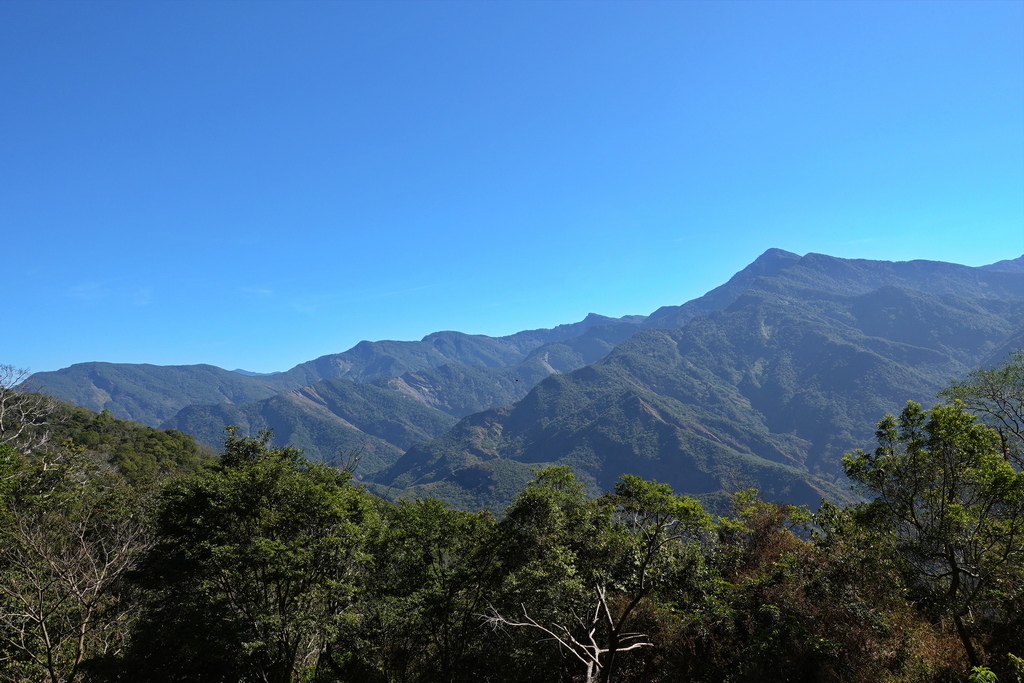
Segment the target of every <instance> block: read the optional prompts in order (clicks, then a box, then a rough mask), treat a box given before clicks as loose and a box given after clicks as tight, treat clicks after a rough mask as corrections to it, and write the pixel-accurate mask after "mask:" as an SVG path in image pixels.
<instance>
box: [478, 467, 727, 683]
mask: <svg viewBox="0 0 1024 683" xmlns="http://www.w3.org/2000/svg"><path fill="white" fill-rule="evenodd" d="M559 508H561V509H559ZM508 519H509V520H510V523H512V524H522V523H523V521H526V520H530V521H532V522H533V523H534V525H535V526H534V530H535V533H536V532H538V531H539V532H541V533H543V532H545V531H547V532H548V533H550V532H555V535H554V537H553V538H551V539H550V540H553V541H554V543H551V545H552V546H553V549H557V550H558V552H557V553H556V554H555V556H556V557H558V558H559V559H560V562H561V563H563V567H562V570H561V572H560V573H561V574H562V576H561V580H562V582H563V589H562V591H561V595H556V596H552V597H553V598H554V599H555V600H558V599H559V598H561V599H562V600H563V601H564V602H563V603H562V608H561V610H560V613H557V612H556V613H554V614H552V613H551V612H550V611H549V610H547V613H546V614H544V613H543V612H544V610H542V611H538V610H537V609H536V608H531V607H527V605H526V602H525V601H524V602H522V603H520V610H519V611H520V612H521V614H522V617H511V616H507V614H509V613H508V612H506V613H505V614H503V613H502V612H500V611H499V610H497V609H495V608H492V609H491V610H490V612H489V613H488V615H487V621H488V622H489V623H490V624H491V625H492V626H495V627H502V628H509V627H512V628H527V629H533V630H536V631H539V632H541V633H543V634H545V635H546V636H547V637H548V638H550V639H551V640H553V641H554V642H556V643H557V644H558V646H559V648H560V649H561V650H563V651H564V652H565V653H566V654H570V655H572V656H573V657H575V658H576V659H577V660H579V662H580V663H581V664H582V665H583V668H584V672H585V680H586V681H587V683H595V682H600V683H607V682H608V681H610V680H612V677H613V675H614V673H615V671H616V668H617V666H618V660H619V658H620V656H621V655H622V654H624V653H626V652H631V651H634V650H638V649H640V648H646V647H652V646H653V643H652V642H650V639H649V637H648V636H647V635H646V634H644V633H642V632H637V631H632V630H631V625H632V623H633V618H634V616H635V615H636V613H637V611H638V608H639V607H640V606H641V605H642V604H643V602H644V601H645V600H646V599H647V598H648V597H650V596H651V595H652V593H653V592H654V591H655V590H656V589H657V588H658V587H659V586H661V585H663V584H665V583H667V582H668V581H669V580H670V579H671V578H672V577H673V576H674V575H676V574H678V573H680V572H684V571H686V570H687V569H688V568H689V567H690V565H691V560H695V559H696V553H695V552H694V551H695V547H694V543H693V542H694V541H696V540H697V539H698V537H699V536H700V534H701V533H702V532H703V531H706V530H709V529H710V528H711V526H712V524H711V518H710V516H709V515H708V514H707V513H706V512H704V510H703V509H702V508H701V506H700V504H699V503H698V502H697V501H696V500H693V499H691V498H687V497H684V496H676V495H674V494H673V493H672V490H671V488H670V487H669V486H668V485H667V484H659V483H657V482H650V481H645V480H643V479H641V478H640V477H637V476H633V475H623V476H622V478H621V480H620V481H619V482H618V483H617V484H616V486H615V491H614V492H613V493H611V494H607V495H605V496H603V497H602V498H600V499H598V500H596V501H590V502H587V501H584V500H583V498H582V487H581V486H580V485H579V484H578V482H576V481H575V478H574V477H573V476H572V472H571V470H569V469H568V468H564V467H561V468H548V469H545V470H541V471H540V472H538V476H537V480H536V481H535V482H534V483H531V484H530V485H528V486H527V489H526V491H525V492H524V493H523V494H522V495H521V496H520V497H519V498H518V499H517V501H516V502H515V503H514V504H513V506H512V508H510V511H509V515H508ZM566 522H568V524H566ZM524 530H525V529H524ZM565 532H570V533H575V534H579V536H577V540H576V541H575V542H576V543H579V542H581V541H582V543H583V544H584V547H583V548H574V547H573V545H574V541H573V538H572V537H571V536H565V535H564V534H565ZM542 538H543V536H542ZM550 540H549V543H550ZM527 566H528V567H531V568H532V571H533V572H537V570H538V569H540V568H541V567H542V565H541V564H538V563H537V562H533V563H531V564H530V565H527ZM552 569H555V567H552ZM548 571H550V570H548ZM545 573H546V572H545ZM558 573H559V572H558V571H557V569H556V570H555V572H552V574H554V575H555V576H554V577H553V578H555V577H558ZM542 575H543V574H542ZM549 582H550V581H549ZM554 604H557V602H556V603H554Z"/></svg>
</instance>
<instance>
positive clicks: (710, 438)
mask: <svg viewBox="0 0 1024 683" xmlns="http://www.w3.org/2000/svg"><path fill="white" fill-rule="evenodd" d="M1022 264H1024V257H1022V258H1020V259H1015V260H1009V261H1001V262H999V263H996V264H992V265H990V266H985V267H982V268H971V267H967V266H961V265H956V264H949V263H938V262H930V261H910V262H902V263H893V262H885V261H868V260H857V259H840V258H834V257H830V256H825V255H821V254H808V255H806V256H802V257H801V256H799V255H797V254H793V253H790V252H786V251H782V250H779V249H770V250H768V251H767V252H765V253H764V254H763V255H761V256H760V257H759V258H758V259H756V260H755V261H754V262H753V263H751V264H750V265H749V266H747V267H746V268H744V269H743V270H741V271H740V272H738V273H736V274H735V275H734V276H733V277H732V278H730V279H729V281H728V282H726V283H725V284H723V285H722V286H720V287H718V288H715V289H713V290H711V291H710V292H708V293H707V294H705V295H704V296H702V297H699V298H697V299H694V300H692V301H689V302H687V303H684V304H682V305H679V306H665V307H662V308H660V309H658V310H657V311H655V312H653V313H652V314H651V315H650V316H646V317H644V316H627V317H625V318H618V319H616V318H606V317H603V316H599V315H595V314H591V315H589V316H587V318H586V319H584V320H582V321H580V322H578V323H574V324H570V325H560V326H558V327H555V328H553V329H550V330H529V331H524V332H519V333H516V334H513V335H509V336H506V337H487V336H483V335H468V334H463V333H460V332H437V333H434V334H430V335H427V336H426V337H424V338H423V339H422V340H420V341H378V342H368V341H366V342H360V343H359V344H357V345H356V346H355V347H353V348H352V349H349V350H348V351H345V352H343V353H339V354H331V355H327V356H322V357H320V358H317V359H315V360H312V361H309V362H307V363H302V364H300V365H298V366H296V367H294V368H292V369H291V370H288V371H286V372H280V373H274V374H270V375H255V374H249V373H246V374H241V373H239V372H229V371H226V370H221V369H220V368H215V367H212V366H203V365H199V366H177V367H158V366H151V365H128V364H111V363H84V364H79V365H75V366H72V367H70V368H66V369H64V370H60V371H57V372H51V373H37V374H36V375H34V376H33V377H32V378H31V386H33V387H37V388H41V389H43V390H45V391H47V392H49V393H52V394H54V395H57V396H59V397H61V398H63V399H65V400H69V401H72V402H75V403H78V404H81V405H85V406H88V407H90V408H93V409H103V408H106V409H109V410H110V411H111V412H112V413H113V414H114V415H118V416H122V417H129V418H132V419H135V420H139V421H141V422H144V423H147V424H151V425H155V426H165V427H173V428H175V429H180V430H182V431H185V432H188V433H190V434H193V435H195V436H197V437H198V438H199V439H200V440H202V441H204V442H207V443H211V444H216V443H219V441H220V439H221V437H222V434H223V427H224V426H225V425H226V424H236V425H239V426H241V427H242V428H243V433H250V434H252V433H255V432H256V431H258V430H260V429H264V428H269V429H273V430H274V432H275V439H274V442H273V443H274V444H277V445H284V444H291V445H294V446H297V447H301V448H304V449H306V452H307V454H308V455H309V456H310V457H313V458H315V459H324V460H327V461H332V460H334V459H336V458H337V457H339V455H338V454H339V452H341V453H344V454H348V455H351V454H353V453H355V452H356V451H360V452H361V453H362V461H361V462H360V466H359V469H358V470H357V474H358V476H359V477H360V478H364V479H367V480H368V483H369V484H370V485H371V486H372V487H373V488H374V489H375V490H376V491H377V492H378V493H382V494H384V495H387V496H399V495H401V496H417V495H431V496H437V497H440V498H442V499H444V500H447V501H449V502H452V503H455V504H458V505H461V506H463V507H482V506H486V505H491V506H495V507H496V508H500V507H503V506H504V505H505V504H506V503H507V502H508V500H509V497H510V496H511V495H512V493H513V492H514V491H516V490H518V488H519V487H520V486H521V485H523V484H524V483H525V482H526V481H527V480H529V479H530V477H531V476H532V475H531V472H532V470H533V469H534V468H536V467H538V466H542V465H546V464H552V463H558V464H569V465H572V466H573V467H574V468H575V469H576V471H577V473H578V475H579V476H580V478H581V480H582V481H583V482H584V483H585V484H586V485H587V486H588V487H589V488H590V490H591V491H592V492H593V493H597V492H599V491H601V490H605V489H607V488H608V487H609V486H610V485H611V484H612V483H613V482H614V481H615V479H616V478H617V477H618V476H619V475H620V474H622V473H623V472H629V473H636V474H639V475H641V476H644V477H649V478H654V479H658V480H661V481H666V482H669V483H671V484H672V485H673V487H674V488H676V489H677V490H679V491H681V492H683V493H687V494H695V495H699V496H702V497H703V498H704V499H705V500H706V501H711V502H712V503H713V504H717V503H715V501H719V502H720V501H721V500H724V498H723V496H724V494H726V493H728V492H730V491H733V490H736V489H738V488H742V487H745V486H748V485H751V486H757V487H758V488H759V489H761V490H762V491H763V492H764V493H765V494H766V495H769V496H773V497H776V498H779V499H785V500H789V501H796V502H801V503H809V504H816V503H817V502H818V501H820V499H821V498H822V497H827V498H830V499H837V500H841V499H844V497H846V496H848V493H847V485H846V483H845V480H844V479H843V478H842V475H841V470H840V467H839V464H838V463H839V458H840V456H841V455H842V454H843V453H844V452H846V451H848V450H851V449H853V448H856V447H860V446H863V445H864V444H865V443H866V442H868V441H870V439H871V427H870V425H872V424H874V422H875V421H877V419H878V418H879V416H881V415H882V414H884V413H885V412H893V411H897V410H898V409H899V408H900V406H901V405H902V404H903V402H904V401H906V400H907V399H915V400H918V401H922V402H925V403H928V402H930V401H931V400H932V399H933V397H934V394H935V392H936V391H937V390H938V389H939V388H941V387H942V386H944V385H945V384H946V383H947V382H948V381H949V380H950V379H951V378H955V377H958V376H962V375H964V374H965V373H966V372H968V371H969V370H971V369H973V368H976V367H978V366H980V365H982V364H985V363H989V364H992V363H996V362H999V361H1001V360H1002V359H1003V358H1005V357H1006V354H1007V353H1008V352H1009V351H1011V350H1012V349H1014V348H1018V347H1020V346H1021V345H1024V270H1022ZM456 420H458V423H457V424H455V422H456Z"/></svg>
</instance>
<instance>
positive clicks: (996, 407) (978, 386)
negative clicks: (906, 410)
mask: <svg viewBox="0 0 1024 683" xmlns="http://www.w3.org/2000/svg"><path fill="white" fill-rule="evenodd" d="M940 395H941V396H944V397H946V398H948V399H950V400H956V401H961V402H963V403H964V405H965V406H967V409H968V410H971V411H974V412H975V413H977V414H978V415H979V416H981V417H982V419H984V421H985V423H986V424H988V425H989V426H991V427H992V428H993V429H995V430H996V432H997V433H998V434H999V441H1000V446H1001V449H1002V452H1003V455H1004V457H1006V458H1007V460H1009V461H1010V462H1012V463H1014V464H1015V465H1016V466H1017V469H1021V468H1024V350H1020V349H1018V350H1017V351H1014V352H1013V353H1011V354H1010V357H1009V358H1008V359H1007V360H1006V361H1004V362H1002V363H1000V364H998V365H996V366H994V367H991V368H981V369H978V370H975V371H974V372H972V373H970V375H968V377H967V379H965V380H961V381H958V382H953V383H951V384H950V385H949V386H948V387H947V388H946V389H944V390H943V391H942V392H940Z"/></svg>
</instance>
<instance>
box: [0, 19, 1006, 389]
mask: <svg viewBox="0 0 1024 683" xmlns="http://www.w3.org/2000/svg"><path fill="white" fill-rule="evenodd" d="M0 237H2V240H3V241H2V244H3V256H4V268H3V272H4V274H5V276H6V277H5V280H6V282H5V285H4V294H3V299H2V301H3V308H4V315H3V320H4V328H5V329H4V334H3V335H2V339H0V363H9V364H14V365H16V366H20V367H28V368H30V369H32V370H34V371H39V370H54V369H57V368H60V367H64V366H67V365H70V364H72V363H76V362H83V361H91V360H104V361H113V362H135V363H138V362H147V363H156V364H183V363H212V364H215V365H220V366H222V367H226V368H229V369H231V368H236V367H242V368H246V369H250V370H256V371H272V370H284V369H287V368H289V367H291V366H292V365H294V364H296V363H299V362H301V361H304V360H308V359H311V358H314V357H316V356H319V355H323V354H326V353H335V352H339V351H343V350H345V349H347V348H349V347H350V346H352V345H353V344H354V343H356V342H358V341H359V340H361V339H418V338H420V337H422V336H423V335H424V334H427V333H429V332H433V331H436V330H445V329H456V330H461V331H464V332H471V333H483V334H490V335H501V334H508V333H511V332H514V331H516V330H519V329H527V328H534V327H550V326H553V325H557V324H559V323H565V322H572V321H575V320H579V319H581V318H583V317H584V316H585V315H586V314H587V313H588V312H590V311H594V312H597V313H602V314H605V315H614V316H619V315H625V314H632V313H637V314H647V313H650V312H651V311H653V310H654V309H656V308H658V307H659V306H662V305H667V304H679V303H682V302H684V301H686V300H688V299H691V298H693V297H696V296H699V295H700V294H703V293H704V292H705V291H707V290H708V289H711V288H712V287H715V286H717V285H719V284H721V283H722V282H724V281H725V280H726V279H728V278H729V277H730V276H731V275H732V274H733V273H734V272H735V271H737V270H739V269H740V268H742V267H743V266H744V265H746V264H747V263H749V262H750V261H751V260H753V259H754V258H756V257H757V256H758V255H759V254H760V253H761V252H763V251H764V250H765V249H767V248H769V247H780V248H783V249H787V250H789V251H794V252H798V253H806V252H811V251H814V252H821V253H827V254H832V255H834V256H841V257H850V258H873V259H886V260H908V259H915V258H923V259H933V260H942V261H953V262H957V263H965V264H968V265H982V264H985V263H991V262H994V261H998V260H1002V259H1006V258H1015V257H1017V256H1020V255H1021V254H1022V253H1024V3H1022V2H1016V1H1015V2H1008V1H1003V2H985V1H983V0H970V1H969V2H952V3H950V2H938V1H935V0H927V1H926V2H864V1H860V2H792V3H790V2H772V1H765V0H758V1H755V2H694V1H689V2H682V1H679V2H557V1H550V2H540V1H530V2H528V1H520V2H430V1H427V0H414V1H412V2H380V1H374V2H366V3H361V2H326V1H325V2H319V1H318V2H305V3H304V2H294V1H292V2H240V1H235V2H216V1H214V2H205V1H204V2H188V1H182V0H178V1H174V2H171V1H164V2H141V1H140V2H90V1H88V0H73V1H72V2H48V1H46V0H42V1H37V2H28V1H16V0H7V1H5V2H2V3H0Z"/></svg>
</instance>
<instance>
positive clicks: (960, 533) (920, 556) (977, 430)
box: [843, 402, 1024, 666]
mask: <svg viewBox="0 0 1024 683" xmlns="http://www.w3.org/2000/svg"><path fill="white" fill-rule="evenodd" d="M877 437H878V442H879V446H878V448H877V449H876V450H875V451H874V452H873V453H865V452H863V451H858V452H856V453H854V454H853V455H849V456H847V457H846V458H844V460H843V462H844V465H845V467H846V471H847V474H848V475H849V476H850V478H851V479H853V480H855V481H857V482H860V483H861V484H862V485H863V486H864V487H865V489H866V490H867V491H869V492H870V493H871V494H873V495H874V496H875V498H874V500H873V501H872V502H871V503H870V504H868V505H866V506H865V507H864V508H863V510H861V513H860V514H861V515H862V517H863V518H864V519H865V521H866V523H873V524H877V525H879V527H880V528H882V529H885V530H886V532H887V540H888V542H889V543H890V544H891V546H892V548H893V550H894V551H895V552H896V553H897V554H898V556H899V557H900V558H901V560H902V562H903V569H904V571H905V573H906V576H907V581H908V586H909V588H910V589H911V591H912V592H913V596H914V599H915V600H916V601H918V602H919V603H920V604H921V605H922V606H923V607H924V608H925V609H926V610H927V611H928V612H930V613H931V614H934V615H935V616H948V617H950V618H951V619H952V620H953V622H954V624H955V625H956V629H957V632H958V634H959V635H960V638H961V640H962V642H963V646H964V649H965V651H966V653H967V656H968V658H969V659H970V661H971V662H972V664H974V665H976V666H977V665H980V664H981V653H980V652H979V650H978V648H977V646H976V645H975V640H977V639H978V638H979V636H981V635H982V633H983V632H990V629H992V628H994V627H995V626H996V625H999V624H1002V623H1005V622H1006V621H1007V620H1010V619H1012V618H1013V617H1014V615H1015V614H1016V611H1017V608H1018V607H1019V605H1020V599H1021V595H1020V593H1021V590H1022V589H1021V582H1022V580H1024V573H1022V569H1024V473H1021V472H1018V471H1015V470H1014V469H1013V468H1012V467H1011V466H1010V464H1009V463H1008V462H1007V461H1006V460H1005V459H1004V458H1003V457H1002V455H1001V453H1000V449H999V441H998V438H997V435H996V433H995V432H994V431H993V430H991V429H990V428H988V427H985V426H983V425H981V424H978V423H977V422H975V420H974V416H973V415H970V414H969V413H967V412H966V410H965V409H964V407H963V404H961V403H958V402H955V403H953V404H951V405H937V406H935V407H934V408H933V409H931V410H922V409H921V407H920V406H919V405H918V404H916V403H914V402H909V403H908V404H907V406H906V408H904V410H903V412H902V413H901V414H900V416H899V418H898V419H897V418H895V417H893V416H891V415H887V416H886V417H885V418H884V419H883V420H882V421H881V422H879V424H878V432H877ZM982 627H986V628H984V630H983V631H982ZM979 631H982V632H979Z"/></svg>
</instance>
